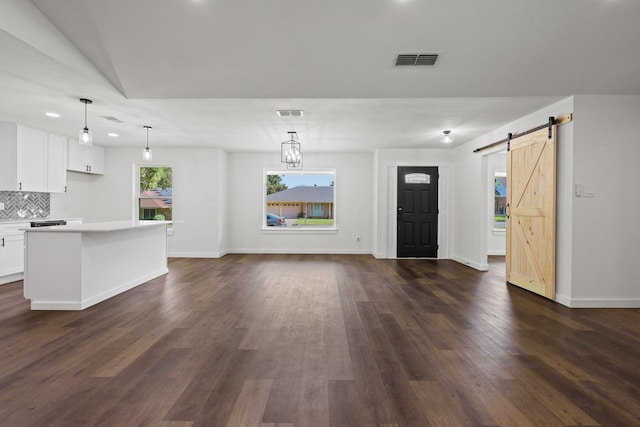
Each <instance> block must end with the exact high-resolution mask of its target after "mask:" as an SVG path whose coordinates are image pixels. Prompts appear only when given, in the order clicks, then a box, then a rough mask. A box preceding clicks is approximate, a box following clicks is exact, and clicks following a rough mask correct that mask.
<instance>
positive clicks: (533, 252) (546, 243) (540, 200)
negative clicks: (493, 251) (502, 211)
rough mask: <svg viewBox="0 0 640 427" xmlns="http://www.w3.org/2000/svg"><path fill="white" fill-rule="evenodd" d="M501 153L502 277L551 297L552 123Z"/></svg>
mask: <svg viewBox="0 0 640 427" xmlns="http://www.w3.org/2000/svg"><path fill="white" fill-rule="evenodd" d="M551 130H552V132H551V135H550V134H549V133H550V131H549V129H548V128H544V129H541V130H539V131H536V132H533V133H530V134H528V135H524V136H520V137H517V138H516V139H512V140H511V143H510V148H509V151H508V152H507V215H508V219H507V257H506V261H507V282H509V283H512V284H514V285H517V286H520V287H522V288H524V289H527V290H529V291H531V292H535V293H537V294H540V295H542V296H545V297H547V298H551V299H553V298H555V290H556V289H555V270H556V266H555V259H556V251H555V245H556V127H555V126H552V127H551Z"/></svg>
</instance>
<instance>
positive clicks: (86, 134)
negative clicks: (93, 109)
mask: <svg viewBox="0 0 640 427" xmlns="http://www.w3.org/2000/svg"><path fill="white" fill-rule="evenodd" d="M80 102H82V103H83V104H84V128H82V129H80V134H79V136H78V143H79V144H80V145H92V144H93V133H92V132H91V131H90V130H89V128H88V127H87V104H93V101H92V100H90V99H86V98H80Z"/></svg>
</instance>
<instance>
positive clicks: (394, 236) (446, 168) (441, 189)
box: [383, 161, 451, 259]
mask: <svg viewBox="0 0 640 427" xmlns="http://www.w3.org/2000/svg"><path fill="white" fill-rule="evenodd" d="M412 166H415V167H435V168H437V169H438V175H439V177H438V209H439V213H438V257H437V259H448V258H449V250H450V248H451V233H450V230H449V228H450V227H449V221H450V218H449V198H450V195H449V181H450V179H451V170H450V165H449V164H448V163H438V162H435V163H433V162H404V161H403V162H397V163H388V164H387V165H386V170H387V248H386V250H385V252H386V253H387V256H386V257H384V258H387V259H398V233H397V232H398V226H397V224H398V221H397V217H398V211H397V205H398V167H412ZM383 250H384V249H383ZM433 259H436V258H433Z"/></svg>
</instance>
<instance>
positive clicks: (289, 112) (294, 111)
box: [276, 110, 304, 117]
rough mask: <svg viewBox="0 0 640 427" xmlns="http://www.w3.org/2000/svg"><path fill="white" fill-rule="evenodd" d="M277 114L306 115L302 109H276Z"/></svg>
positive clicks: (285, 115) (286, 115)
mask: <svg viewBox="0 0 640 427" xmlns="http://www.w3.org/2000/svg"><path fill="white" fill-rule="evenodd" d="M276 114H277V115H279V116H280V117H301V116H303V115H304V113H303V111H302V110H276Z"/></svg>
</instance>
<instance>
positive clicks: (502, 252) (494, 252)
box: [487, 250, 507, 256]
mask: <svg viewBox="0 0 640 427" xmlns="http://www.w3.org/2000/svg"><path fill="white" fill-rule="evenodd" d="M487 255H500V256H505V255H507V253H506V252H505V251H501V250H488V251H487Z"/></svg>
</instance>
